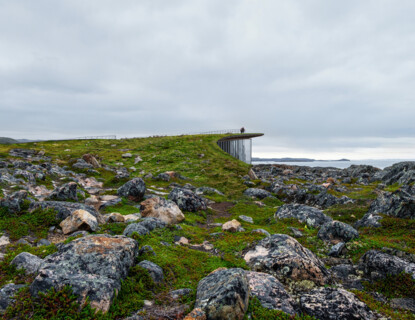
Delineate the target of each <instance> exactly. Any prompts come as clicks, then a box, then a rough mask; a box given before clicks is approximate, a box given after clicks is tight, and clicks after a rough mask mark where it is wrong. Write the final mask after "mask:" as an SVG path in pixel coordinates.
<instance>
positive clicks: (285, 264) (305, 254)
mask: <svg viewBox="0 0 415 320" xmlns="http://www.w3.org/2000/svg"><path fill="white" fill-rule="evenodd" d="M244 259H245V261H246V262H247V264H248V265H249V266H250V267H251V269H252V270H254V271H259V272H265V273H269V274H271V275H273V276H275V277H276V278H277V279H278V280H280V281H281V282H286V281H287V279H291V280H294V281H299V280H310V281H313V282H314V283H316V284H319V285H324V284H326V283H328V276H329V272H328V271H327V269H326V268H325V267H324V264H323V263H322V262H321V261H320V260H319V259H318V258H317V257H316V256H315V255H314V254H313V253H312V252H311V251H310V250H308V249H307V248H304V247H303V246H302V245H301V244H300V243H299V242H298V241H297V240H295V239H294V238H292V237H290V236H288V235H285V234H273V235H271V236H270V237H267V238H265V239H262V240H261V241H259V242H258V243H257V245H256V246H255V248H254V250H250V251H248V252H247V253H246V254H245V256H244Z"/></svg>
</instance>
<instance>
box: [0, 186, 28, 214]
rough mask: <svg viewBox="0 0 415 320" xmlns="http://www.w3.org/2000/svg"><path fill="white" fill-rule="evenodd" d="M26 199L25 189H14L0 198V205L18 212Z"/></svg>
mask: <svg viewBox="0 0 415 320" xmlns="http://www.w3.org/2000/svg"><path fill="white" fill-rule="evenodd" d="M26 199H27V191H26V190H20V191H16V192H14V193H13V194H11V195H9V196H5V197H4V198H3V199H0V207H5V208H7V209H8V210H9V211H10V212H20V211H21V210H22V205H23V203H24V201H25V200H26Z"/></svg>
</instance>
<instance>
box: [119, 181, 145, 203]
mask: <svg viewBox="0 0 415 320" xmlns="http://www.w3.org/2000/svg"><path fill="white" fill-rule="evenodd" d="M145 192H146V184H145V183H144V181H143V179H141V178H134V179H132V180H130V181H128V182H127V183H125V184H124V185H123V186H121V187H120V188H119V189H118V191H117V193H118V195H119V196H120V197H126V198H128V199H130V200H133V201H141V200H142V199H143V197H144V194H145Z"/></svg>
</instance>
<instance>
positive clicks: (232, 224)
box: [222, 219, 241, 232]
mask: <svg viewBox="0 0 415 320" xmlns="http://www.w3.org/2000/svg"><path fill="white" fill-rule="evenodd" d="M240 227H241V223H240V222H239V221H238V220H235V219H233V220H231V221H228V222H225V223H224V224H223V226H222V230H223V231H228V232H237V231H238V229H239V228H240Z"/></svg>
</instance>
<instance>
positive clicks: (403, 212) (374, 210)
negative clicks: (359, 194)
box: [358, 186, 415, 226]
mask: <svg viewBox="0 0 415 320" xmlns="http://www.w3.org/2000/svg"><path fill="white" fill-rule="evenodd" d="M414 193H415V190H414V189H413V188H412V187H410V186H407V187H402V188H400V189H398V190H396V191H395V192H381V193H380V194H379V196H378V197H377V199H376V200H375V201H373V202H372V204H371V205H370V208H369V211H368V212H367V214H366V215H365V216H364V217H363V218H362V220H363V221H360V222H358V225H359V226H366V225H367V222H366V223H364V222H365V220H368V219H369V216H377V217H376V218H374V219H373V218H372V220H375V221H376V223H375V226H380V224H379V223H378V221H379V220H380V218H379V214H380V213H382V214H385V215H388V216H391V217H396V218H402V219H415V194H414ZM367 216H368V217H367Z"/></svg>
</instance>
